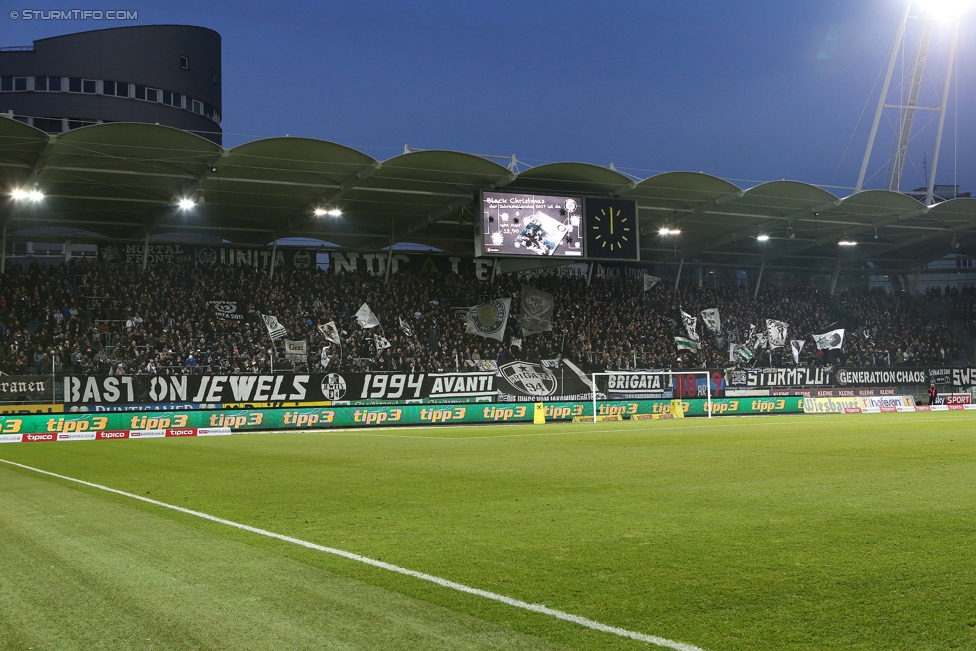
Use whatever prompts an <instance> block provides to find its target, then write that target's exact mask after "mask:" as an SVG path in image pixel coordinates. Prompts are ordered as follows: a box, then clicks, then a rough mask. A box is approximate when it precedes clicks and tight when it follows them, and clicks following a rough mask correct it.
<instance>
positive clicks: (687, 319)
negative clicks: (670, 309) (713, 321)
mask: <svg viewBox="0 0 976 651" xmlns="http://www.w3.org/2000/svg"><path fill="white" fill-rule="evenodd" d="M679 311H680V312H681V322H682V323H683V324H684V326H685V331H686V332H687V333H688V339H690V340H691V341H698V317H697V316H691V315H690V314H688V313H687V312H685V311H684V310H679Z"/></svg>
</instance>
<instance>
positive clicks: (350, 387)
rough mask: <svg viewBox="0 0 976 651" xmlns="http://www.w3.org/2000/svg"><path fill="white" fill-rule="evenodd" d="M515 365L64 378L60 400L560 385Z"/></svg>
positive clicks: (365, 394) (226, 398) (235, 398)
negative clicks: (473, 369)
mask: <svg viewBox="0 0 976 651" xmlns="http://www.w3.org/2000/svg"><path fill="white" fill-rule="evenodd" d="M518 364H520V366H519V367H518V368H512V367H513V364H506V365H504V366H503V367H502V369H501V371H502V377H497V376H496V374H495V373H490V372H489V373H481V372H478V373H328V374H318V375H308V374H294V375H292V374H281V375H179V376H175V375H174V376H164V375H155V376H149V375H136V376H126V375H123V376H67V377H66V378H65V392H64V403H65V405H72V406H83V405H87V406H100V407H101V408H109V409H110V408H111V407H113V406H119V405H139V406H141V407H142V408H144V409H152V408H156V409H159V408H160V407H158V406H156V407H154V405H167V406H169V405H179V404H184V405H186V404H189V405H190V408H191V409H192V408H206V407H207V406H210V407H211V408H216V407H218V406H219V405H221V404H224V403H251V402H270V403H288V402H293V403H306V402H320V401H340V400H341V401H354V400H372V401H383V400H405V401H410V400H415V401H417V402H420V401H424V400H439V399H452V398H453V399H461V398H465V399H478V398H481V399H485V400H492V399H495V398H496V397H497V396H498V394H499V392H505V393H508V394H512V395H514V396H516V397H519V398H521V397H525V398H526V399H531V398H533V397H545V396H550V395H555V394H557V393H558V392H557V389H561V388H562V384H563V383H562V382H561V381H560V380H559V379H558V378H557V377H556V375H555V373H554V372H553V371H551V370H550V369H545V368H544V367H542V366H540V365H537V364H529V363H522V362H519V363H518ZM580 384H581V383H580ZM581 386H582V388H581ZM581 386H577V385H575V384H574V385H573V386H572V392H573V393H580V394H582V393H586V394H587V395H586V397H589V396H588V389H586V388H585V385H581ZM167 408H174V407H167Z"/></svg>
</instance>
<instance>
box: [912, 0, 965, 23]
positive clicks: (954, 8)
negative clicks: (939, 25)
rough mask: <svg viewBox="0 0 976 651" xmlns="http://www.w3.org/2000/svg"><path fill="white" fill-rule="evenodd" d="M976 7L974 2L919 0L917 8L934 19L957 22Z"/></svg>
mask: <svg viewBox="0 0 976 651" xmlns="http://www.w3.org/2000/svg"><path fill="white" fill-rule="evenodd" d="M974 5H976V2H974V0H918V2H917V5H916V6H918V7H920V8H921V9H922V10H923V11H925V13H927V14H929V15H930V16H932V17H933V18H937V19H940V20H955V19H956V18H959V16H961V15H962V14H963V13H964V12H965V11H966V10H967V9H970V8H972V7H973V6H974Z"/></svg>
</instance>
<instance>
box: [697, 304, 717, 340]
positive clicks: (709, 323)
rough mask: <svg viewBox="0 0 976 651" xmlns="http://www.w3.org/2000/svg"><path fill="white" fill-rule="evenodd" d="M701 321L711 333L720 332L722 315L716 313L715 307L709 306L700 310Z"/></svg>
mask: <svg viewBox="0 0 976 651" xmlns="http://www.w3.org/2000/svg"><path fill="white" fill-rule="evenodd" d="M701 318H702V323H704V324H705V327H706V328H708V331H709V332H711V333H712V334H713V335H720V334H722V317H720V316H719V314H718V308H717V307H711V308H708V309H707V310H702V311H701Z"/></svg>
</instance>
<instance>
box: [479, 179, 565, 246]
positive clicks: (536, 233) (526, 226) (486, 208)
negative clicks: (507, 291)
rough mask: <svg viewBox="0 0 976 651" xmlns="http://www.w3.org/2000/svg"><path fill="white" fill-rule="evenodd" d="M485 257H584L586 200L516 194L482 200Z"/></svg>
mask: <svg viewBox="0 0 976 651" xmlns="http://www.w3.org/2000/svg"><path fill="white" fill-rule="evenodd" d="M481 210H482V233H481V234H482V237H483V242H482V251H480V252H479V253H481V254H482V255H520V256H552V257H577V258H582V257H583V198H582V197H558V196H552V195H544V194H519V193H515V192H485V193H483V194H482V197H481Z"/></svg>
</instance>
